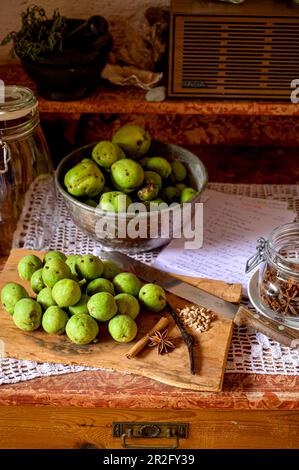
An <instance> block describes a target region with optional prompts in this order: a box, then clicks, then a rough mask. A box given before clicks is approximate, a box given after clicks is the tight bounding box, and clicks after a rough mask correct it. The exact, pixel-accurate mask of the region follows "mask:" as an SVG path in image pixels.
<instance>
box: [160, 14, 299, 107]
mask: <svg viewBox="0 0 299 470" xmlns="http://www.w3.org/2000/svg"><path fill="white" fill-rule="evenodd" d="M172 34H173V38H172V41H171V55H172V57H171V60H170V66H171V70H170V88H169V92H170V95H172V96H197V97H202V98H209V97H210V98H219V97H221V98H223V97H225V98H231V99H233V98H238V99H240V98H241V99H257V98H259V99H267V98H268V99H279V100H281V99H288V100H289V99H290V93H291V81H292V80H293V79H296V78H298V79H299V22H298V19H294V18H285V17H284V18H282V19H281V20H280V19H279V18H270V17H263V18H259V17H257V18H254V17H227V16H218V17H217V16H213V17H211V16H201V15H198V16H186V15H180V14H179V15H174V17H173V19H172Z"/></svg>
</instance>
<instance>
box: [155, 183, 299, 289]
mask: <svg viewBox="0 0 299 470" xmlns="http://www.w3.org/2000/svg"><path fill="white" fill-rule="evenodd" d="M295 216H296V215H295V213H294V212H291V211H289V210H287V203H285V202H281V201H274V200H265V199H256V198H249V197H244V196H234V195H229V194H223V193H220V192H218V191H213V190H207V191H205V193H204V243H203V246H202V248H200V249H197V250H185V249H184V240H183V239H177V240H174V241H172V242H171V243H170V244H169V245H168V246H167V247H166V248H165V249H164V250H162V252H161V253H160V254H159V256H158V258H157V259H156V261H155V266H156V267H158V268H159V269H162V270H164V271H168V272H172V273H176V274H185V275H189V276H197V277H206V278H212V279H221V280H224V281H226V282H236V283H243V285H244V286H246V284H247V281H248V278H249V276H250V275H246V274H245V265H246V261H247V259H248V258H249V257H250V256H252V255H253V254H254V253H255V249H256V244H257V239H258V238H259V237H261V236H262V237H264V238H266V239H267V238H268V237H269V234H270V232H271V231H272V230H273V229H274V228H275V227H277V226H278V225H281V224H284V223H288V222H293V221H294V219H295Z"/></svg>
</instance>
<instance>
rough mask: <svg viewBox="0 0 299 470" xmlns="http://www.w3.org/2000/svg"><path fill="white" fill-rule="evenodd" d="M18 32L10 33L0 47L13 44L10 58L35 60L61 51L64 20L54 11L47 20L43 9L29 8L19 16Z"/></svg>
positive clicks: (64, 26)
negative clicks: (51, 52)
mask: <svg viewBox="0 0 299 470" xmlns="http://www.w3.org/2000/svg"><path fill="white" fill-rule="evenodd" d="M21 21H22V26H21V29H20V31H18V32H16V31H12V32H10V33H9V34H8V35H7V36H6V37H5V38H4V39H2V41H1V43H0V44H1V46H5V45H6V44H9V43H10V42H11V41H12V42H13V47H12V49H11V52H10V53H11V55H12V56H15V55H17V56H19V57H21V58H30V59H32V60H37V59H38V58H39V57H40V56H42V55H44V54H46V53H47V52H50V51H62V43H63V33H64V31H65V29H66V18H65V17H64V16H61V15H60V13H59V11H58V10H57V9H56V10H54V12H53V15H52V18H48V17H47V15H46V11H45V9H44V8H42V7H39V6H37V5H33V6H29V7H28V8H27V9H26V10H25V11H24V12H23V13H22V14H21Z"/></svg>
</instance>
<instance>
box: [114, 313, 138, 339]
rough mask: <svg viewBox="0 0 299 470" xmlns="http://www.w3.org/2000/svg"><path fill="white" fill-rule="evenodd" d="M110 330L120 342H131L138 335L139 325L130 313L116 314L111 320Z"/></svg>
mask: <svg viewBox="0 0 299 470" xmlns="http://www.w3.org/2000/svg"><path fill="white" fill-rule="evenodd" d="M108 330H109V333H110V334H111V336H112V338H113V339H114V340H115V341H117V342H119V343H129V342H130V341H132V340H133V339H134V338H135V336H136V335H137V325H136V323H135V321H134V320H133V318H131V317H130V316H129V315H116V316H115V317H114V318H112V319H111V320H110V321H109V323H108Z"/></svg>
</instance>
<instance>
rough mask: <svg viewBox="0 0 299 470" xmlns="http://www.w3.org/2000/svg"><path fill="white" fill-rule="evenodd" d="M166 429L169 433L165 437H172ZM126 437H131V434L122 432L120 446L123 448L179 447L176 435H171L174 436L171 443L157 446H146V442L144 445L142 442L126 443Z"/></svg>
mask: <svg viewBox="0 0 299 470" xmlns="http://www.w3.org/2000/svg"><path fill="white" fill-rule="evenodd" d="M167 431H169V435H168V436H167V438H170V437H172V436H171V430H170V429H168V430H167ZM130 434H131V433H130ZM127 437H131V436H130V435H128V434H126V433H124V434H122V436H121V446H122V447H123V448H124V449H178V447H179V438H178V436H177V435H175V436H173V437H174V443H173V444H172V445H170V444H166V445H165V446H157V445H155V446H148V445H146V444H144V445H142V444H127V442H126V439H127Z"/></svg>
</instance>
